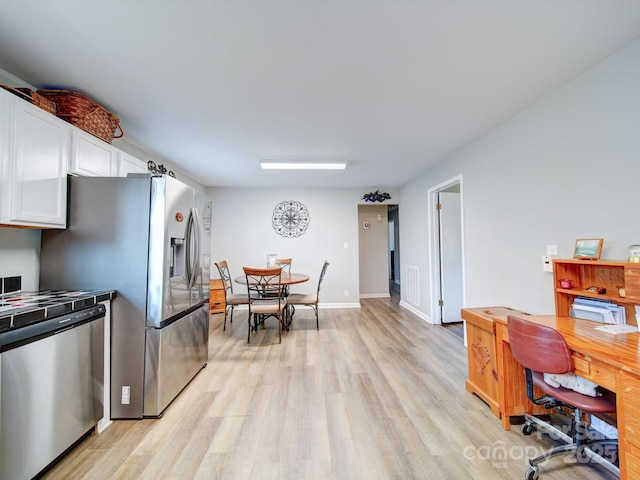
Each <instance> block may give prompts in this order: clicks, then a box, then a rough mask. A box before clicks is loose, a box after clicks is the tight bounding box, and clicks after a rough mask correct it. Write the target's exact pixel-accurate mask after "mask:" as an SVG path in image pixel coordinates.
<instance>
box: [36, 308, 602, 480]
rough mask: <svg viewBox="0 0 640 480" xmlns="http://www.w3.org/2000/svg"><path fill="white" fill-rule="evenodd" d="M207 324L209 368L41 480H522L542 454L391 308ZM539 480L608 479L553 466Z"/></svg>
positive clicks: (446, 354)
mask: <svg viewBox="0 0 640 480" xmlns="http://www.w3.org/2000/svg"><path fill="white" fill-rule="evenodd" d="M222 320H223V316H222V315H212V316H211V333H210V353H209V362H208V366H207V367H206V368H205V369H203V370H201V372H200V373H199V374H198V375H197V376H196V378H195V379H194V380H193V381H192V382H191V384H189V385H188V387H187V388H186V389H185V390H184V391H183V392H182V393H181V395H180V396H179V397H178V398H177V399H176V400H175V401H174V402H173V403H172V404H171V405H170V406H169V407H168V409H167V410H166V411H165V414H164V416H163V417H162V418H161V419H145V420H129V421H116V422H115V423H114V424H113V425H112V426H111V427H109V428H108V429H107V430H106V431H104V432H103V433H102V434H100V435H92V436H89V437H87V438H86V439H84V440H83V441H82V442H81V443H80V444H79V445H78V446H77V447H76V448H74V449H73V450H72V451H71V452H70V453H69V454H68V455H67V456H66V457H65V458H63V459H62V460H61V461H60V462H59V463H58V464H57V465H56V466H55V467H54V468H53V469H51V470H50V471H49V472H48V473H47V474H46V475H45V476H44V478H45V479H62V478H64V479H92V480H98V479H178V480H182V479H207V480H210V479H233V480H244V479H252V480H256V479H257V480H260V479H274V480H275V479H278V480H289V479H291V480H300V479H305V480H306V479H363V480H365V479H366V480H372V479H373V480H377V479H381V480H383V479H428V480H438V479H449V480H462V479H491V480H493V479H509V480H511V479H515V480H522V479H524V472H525V470H526V468H527V462H526V457H528V456H532V455H535V454H537V453H538V452H540V451H542V450H544V449H546V448H547V447H548V446H549V444H548V443H547V441H546V440H545V439H544V438H539V437H538V436H537V435H536V434H534V435H531V436H530V437H525V436H523V435H522V434H521V433H520V430H519V428H517V427H514V428H512V429H511V430H510V431H508V432H505V431H503V430H502V428H501V425H500V421H499V420H498V419H497V418H495V417H494V416H493V415H492V414H491V411H490V410H489V408H488V407H487V406H486V405H485V404H484V403H483V402H482V401H481V400H480V399H478V398H477V397H475V396H474V395H471V394H469V393H468V392H467V391H466V390H465V386H464V382H465V379H466V377H467V373H466V372H467V361H466V351H465V349H464V346H463V343H462V341H461V340H460V339H459V338H458V337H457V336H455V335H453V334H452V333H451V332H448V331H447V330H446V329H444V328H442V327H440V326H432V325H429V324H426V323H425V322H424V321H422V320H420V319H419V318H417V317H416V316H414V315H413V314H411V313H409V312H407V311H405V310H402V309H400V308H399V307H398V305H397V302H396V301H394V300H393V299H388V298H387V299H365V300H362V308H361V309H334V310H331V309H326V310H320V331H316V329H315V318H314V315H313V312H312V311H311V310H303V309H298V311H297V312H296V316H295V319H294V324H293V326H292V329H291V331H289V332H286V333H284V334H283V339H282V344H278V343H277V341H278V334H277V329H276V326H275V321H273V320H272V321H271V322H269V320H267V325H266V326H265V328H261V329H260V330H259V331H258V332H257V333H256V334H255V335H254V336H253V337H252V341H251V344H249V345H248V344H247V341H246V333H247V332H246V313H245V312H243V311H237V312H236V315H235V321H234V323H233V324H232V326H231V328H229V325H227V331H226V332H223V331H222ZM540 478H541V479H544V480H559V479H562V480H573V479H590V480H593V479H607V480H608V479H612V478H614V477H613V476H612V475H611V474H609V473H608V472H607V471H606V470H604V469H602V468H601V467H598V466H591V465H586V466H584V465H581V466H576V467H572V466H571V465H567V464H566V463H565V462H564V461H563V458H562V457H556V458H555V459H553V460H551V461H549V462H548V463H547V464H545V465H543V467H542V470H541V475H540Z"/></svg>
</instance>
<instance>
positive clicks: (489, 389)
mask: <svg viewBox="0 0 640 480" xmlns="http://www.w3.org/2000/svg"><path fill="white" fill-rule="evenodd" d="M508 315H519V316H523V315H528V314H527V313H524V312H521V311H519V310H514V309H512V308H508V307H481V308H463V309H462V311H461V316H462V318H463V319H464V320H465V325H466V329H467V356H468V369H469V378H468V379H467V381H466V383H465V386H466V388H467V391H468V392H470V393H473V394H475V395H477V396H478V397H480V398H481V399H482V400H484V402H485V403H487V405H489V407H490V408H491V411H492V412H493V414H494V415H495V416H496V417H498V418H501V417H502V414H501V409H500V397H501V395H502V396H504V392H503V390H504V389H505V384H504V378H502V382H501V378H500V374H501V373H502V372H503V371H504V370H505V365H503V364H502V362H503V361H505V359H504V356H503V355H502V353H503V352H502V351H501V350H500V348H501V347H502V345H501V344H500V343H498V341H497V337H498V335H497V332H496V322H495V319H496V318H502V319H506V318H507V316H508ZM525 400H527V399H526V397H525ZM525 411H530V408H529V405H527V404H526V402H524V405H523V406H522V410H521V411H520V412H519V413H520V414H522V413H524V412H525ZM505 423H507V424H508V418H507V419H506V422H505Z"/></svg>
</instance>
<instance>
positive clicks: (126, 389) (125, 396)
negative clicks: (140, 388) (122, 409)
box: [120, 385, 131, 405]
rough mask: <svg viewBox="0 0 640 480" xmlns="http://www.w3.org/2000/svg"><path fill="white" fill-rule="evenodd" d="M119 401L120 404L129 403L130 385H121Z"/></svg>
mask: <svg viewBox="0 0 640 480" xmlns="http://www.w3.org/2000/svg"><path fill="white" fill-rule="evenodd" d="M120 403H121V404H122V405H129V404H130V403H131V387H130V386H129V385H123V386H122V394H121V398H120Z"/></svg>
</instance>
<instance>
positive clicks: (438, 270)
mask: <svg viewBox="0 0 640 480" xmlns="http://www.w3.org/2000/svg"><path fill="white" fill-rule="evenodd" d="M462 199H463V188H462V175H459V176H456V177H454V178H452V179H450V180H448V181H446V182H443V183H441V184H439V185H436V186H435V187H433V188H431V189H430V190H429V203H430V205H429V217H430V225H431V226H432V228H431V232H432V241H431V245H432V248H431V251H430V255H431V259H432V262H431V265H432V268H431V272H430V274H431V290H432V297H431V298H432V302H431V314H432V317H431V318H433V319H434V323H439V324H441V325H443V326H450V327H451V329H452V331H453V332H454V333H456V330H457V333H458V334H459V335H461V336H464V332H463V330H464V329H463V327H462V326H463V322H462V318H461V317H460V309H461V308H462V307H463V305H464V298H465V292H464V283H465V282H464V222H463V218H464V217H463V201H462ZM460 330H462V332H461V331H460ZM465 343H466V342H465Z"/></svg>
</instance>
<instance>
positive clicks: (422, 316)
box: [399, 300, 434, 325]
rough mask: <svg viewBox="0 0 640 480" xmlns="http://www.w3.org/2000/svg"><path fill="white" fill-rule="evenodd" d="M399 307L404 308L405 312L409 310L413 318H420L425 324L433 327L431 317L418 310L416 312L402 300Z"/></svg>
mask: <svg viewBox="0 0 640 480" xmlns="http://www.w3.org/2000/svg"><path fill="white" fill-rule="evenodd" d="M399 305H400V306H401V307H402V308H404V309H406V310H409V311H410V312H411V313H413V314H414V315H415V316H417V317H419V318H421V319H422V320H424V321H425V322H427V323H430V324H431V325H434V323H433V320H432V319H431V317H430V316H429V315H427V314H425V313H424V312H421V311H420V310H418V309H417V308H416V307H414V306H413V305H411V304H409V303H407V302H405V301H404V300H400V303H399Z"/></svg>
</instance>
